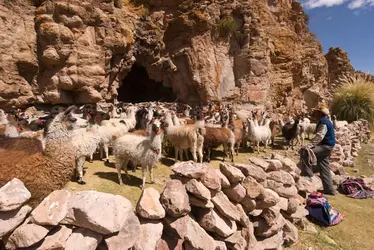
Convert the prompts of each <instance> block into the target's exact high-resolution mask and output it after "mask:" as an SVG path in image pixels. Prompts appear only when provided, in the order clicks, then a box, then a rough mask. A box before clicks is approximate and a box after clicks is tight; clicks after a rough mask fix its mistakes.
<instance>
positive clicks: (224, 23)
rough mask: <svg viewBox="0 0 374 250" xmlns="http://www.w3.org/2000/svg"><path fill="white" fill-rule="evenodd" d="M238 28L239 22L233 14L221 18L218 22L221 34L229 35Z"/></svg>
mask: <svg viewBox="0 0 374 250" xmlns="http://www.w3.org/2000/svg"><path fill="white" fill-rule="evenodd" d="M237 29H238V23H237V22H236V21H235V19H234V18H233V17H231V16H227V17H225V18H224V19H221V20H220V21H219V23H218V30H219V34H220V35H221V36H229V35H230V34H232V33H233V32H234V31H236V30H237Z"/></svg>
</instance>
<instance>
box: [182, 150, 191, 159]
mask: <svg viewBox="0 0 374 250" xmlns="http://www.w3.org/2000/svg"><path fill="white" fill-rule="evenodd" d="M183 151H184V154H185V156H186V160H187V161H189V160H190V159H189V157H188V150H187V149H184V150H183Z"/></svg>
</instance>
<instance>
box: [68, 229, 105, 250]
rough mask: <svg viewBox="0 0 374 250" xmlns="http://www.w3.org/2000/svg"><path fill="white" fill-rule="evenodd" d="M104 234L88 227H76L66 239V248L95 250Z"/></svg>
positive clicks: (70, 249) (71, 249)
mask: <svg viewBox="0 0 374 250" xmlns="http://www.w3.org/2000/svg"><path fill="white" fill-rule="evenodd" d="M102 239H103V236H102V235H101V234H99V233H96V232H93V231H91V230H88V229H86V228H77V229H74V231H73V233H72V234H71V235H70V237H69V239H68V240H67V241H66V247H65V250H75V249H79V250H95V249H96V248H97V246H98V245H99V244H100V242H101V240H102Z"/></svg>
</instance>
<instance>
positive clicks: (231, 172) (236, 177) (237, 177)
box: [219, 162, 245, 184]
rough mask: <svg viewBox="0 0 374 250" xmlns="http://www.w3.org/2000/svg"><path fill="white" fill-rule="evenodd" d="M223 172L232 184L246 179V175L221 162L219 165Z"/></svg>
mask: <svg viewBox="0 0 374 250" xmlns="http://www.w3.org/2000/svg"><path fill="white" fill-rule="evenodd" d="M219 169H220V170H221V172H222V173H223V174H224V175H225V176H226V177H227V179H229V181H230V183H231V184H236V183H239V182H242V181H243V180H244V178H245V176H244V174H243V173H242V172H241V171H240V170H239V169H237V168H235V167H233V166H230V165H229V164H226V163H223V162H221V163H220V164H219Z"/></svg>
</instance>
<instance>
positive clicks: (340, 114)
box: [331, 79, 374, 124]
mask: <svg viewBox="0 0 374 250" xmlns="http://www.w3.org/2000/svg"><path fill="white" fill-rule="evenodd" d="M331 111H332V113H333V114H335V115H336V116H337V118H338V119H340V120H346V121H348V122H352V121H355V120H358V119H365V120H367V121H368V122H370V123H371V124H374V84H372V83H369V82H367V81H365V80H362V79H361V80H360V79H358V80H357V81H355V82H350V83H345V84H343V85H342V86H341V87H340V88H339V89H338V90H337V91H336V93H335V94H334V96H333V99H332V104H331Z"/></svg>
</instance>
